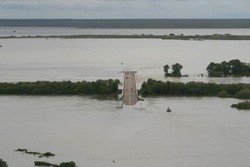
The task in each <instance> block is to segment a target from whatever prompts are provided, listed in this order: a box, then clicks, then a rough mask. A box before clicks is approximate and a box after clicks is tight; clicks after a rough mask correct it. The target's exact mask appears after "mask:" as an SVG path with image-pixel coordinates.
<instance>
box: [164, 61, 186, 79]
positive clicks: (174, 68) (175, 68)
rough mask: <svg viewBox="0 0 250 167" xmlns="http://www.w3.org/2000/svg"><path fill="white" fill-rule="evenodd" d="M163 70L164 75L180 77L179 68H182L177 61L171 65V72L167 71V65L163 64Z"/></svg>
mask: <svg viewBox="0 0 250 167" xmlns="http://www.w3.org/2000/svg"><path fill="white" fill-rule="evenodd" d="M163 68H164V72H165V76H166V77H181V76H182V75H181V69H182V68H183V67H182V65H180V64H179V63H176V64H173V65H172V72H171V73H169V68H170V67H169V65H165V66H164V67H163Z"/></svg>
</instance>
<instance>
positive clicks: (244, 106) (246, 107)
mask: <svg viewBox="0 0 250 167" xmlns="http://www.w3.org/2000/svg"><path fill="white" fill-rule="evenodd" d="M231 107H232V108H237V109H239V110H250V102H248V101H245V102H241V103H238V104H233V105H232V106H231Z"/></svg>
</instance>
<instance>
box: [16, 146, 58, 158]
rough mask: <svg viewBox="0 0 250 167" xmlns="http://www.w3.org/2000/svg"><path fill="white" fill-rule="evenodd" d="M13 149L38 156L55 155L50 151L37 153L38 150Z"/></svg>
mask: <svg viewBox="0 0 250 167" xmlns="http://www.w3.org/2000/svg"><path fill="white" fill-rule="evenodd" d="M15 151H17V152H23V153H24V154H31V155H37V156H39V158H43V157H53V156H55V154H53V153H51V152H46V153H39V152H33V151H28V150H27V149H21V148H19V149H17V150H15Z"/></svg>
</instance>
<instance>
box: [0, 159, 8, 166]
mask: <svg viewBox="0 0 250 167" xmlns="http://www.w3.org/2000/svg"><path fill="white" fill-rule="evenodd" d="M7 166H8V164H7V162H5V161H3V160H2V159H0V167H7Z"/></svg>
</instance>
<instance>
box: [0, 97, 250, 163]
mask: <svg viewBox="0 0 250 167" xmlns="http://www.w3.org/2000/svg"><path fill="white" fill-rule="evenodd" d="M236 102H238V100H236V99H220V98H184V97H183V98H180V97H178V98H175V97H172V98H146V99H145V101H144V102H142V106H140V104H139V103H138V106H135V107H128V106H125V107H124V108H123V109H117V108H116V106H117V102H116V101H107V100H104V101H102V100H96V99H92V98H88V97H80V96H54V97H51V96H50V97H48V96H32V97H30V96H0V106H1V109H0V122H1V126H0V148H1V149H0V155H1V158H4V159H5V160H6V161H8V162H9V165H10V166H17V164H18V166H19V167H27V166H32V164H33V162H34V161H35V160H42V159H39V158H36V157H33V156H29V155H23V154H19V153H17V152H14V151H13V150H14V149H17V148H19V147H22V148H27V149H30V150H34V151H39V152H46V151H51V152H53V153H55V154H56V157H54V158H49V159H45V160H46V161H50V162H62V161H70V160H74V161H75V162H76V163H77V164H78V166H91V167H109V166H112V163H113V162H112V161H113V160H115V164H113V165H117V166H120V167H127V166H131V167H137V166H145V167H152V166H190V167H191V166H201V167H205V166H214V165H216V166H227V167H235V166H247V165H248V164H249V163H250V160H249V158H248V156H249V154H250V149H249V147H250V133H249V132H250V131H249V129H250V124H249V120H250V113H249V112H247V111H237V110H235V109H232V108H230V105H231V104H232V103H236ZM167 107H170V108H171V109H172V111H173V112H172V113H167V112H166V109H167Z"/></svg>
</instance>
